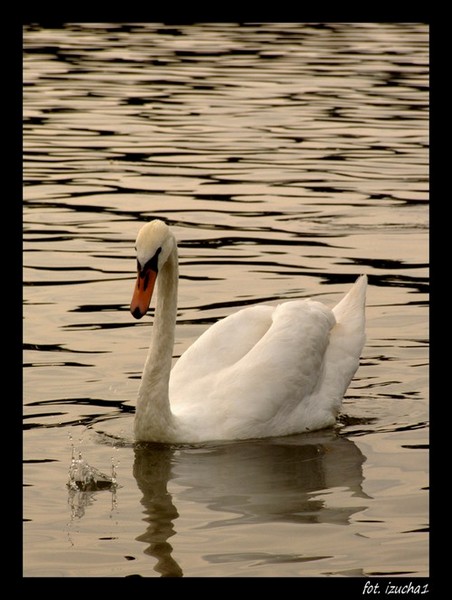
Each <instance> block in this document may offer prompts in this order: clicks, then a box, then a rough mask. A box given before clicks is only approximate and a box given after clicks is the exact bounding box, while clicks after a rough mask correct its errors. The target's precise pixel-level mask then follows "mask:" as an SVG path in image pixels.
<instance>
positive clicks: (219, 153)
mask: <svg viewBox="0 0 452 600" xmlns="http://www.w3.org/2000/svg"><path fill="white" fill-rule="evenodd" d="M427 38H428V28H427V26H425V25H422V24H397V23H395V24H390V23H384V24H375V23H363V24H341V23H334V24H296V23H294V24H286V25H283V24H278V23H268V24H261V25H259V24H256V25H247V26H239V25H230V24H199V25H190V26H166V25H159V24H146V23H144V24H110V25H108V24H106V25H96V24H69V25H65V26H63V27H61V28H59V29H52V28H46V27H41V26H39V25H30V26H27V27H26V28H25V30H24V210H23V214H24V344H25V346H24V423H25V432H24V459H25V466H24V479H25V483H26V488H25V490H26V493H25V502H24V512H25V517H26V518H27V519H29V520H28V521H27V522H26V527H25V529H24V535H25V539H26V540H27V543H26V544H25V545H24V573H25V574H26V575H38V576H39V575H45V576H52V575H54V574H63V575H67V574H73V575H75V576H81V575H86V574H89V575H101V574H107V575H111V574H112V573H113V574H115V575H118V576H124V575H128V574H146V575H148V576H150V575H154V576H155V575H159V574H160V575H167V576H176V575H181V574H183V575H184V576H191V575H200V574H201V575H203V576H204V575H206V576H211V575H216V576H221V575H227V576H236V575H238V574H240V575H243V574H245V575H247V574H248V575H253V576H254V575H264V576H266V575H269V574H271V575H276V576H278V575H280V576H287V575H310V576H313V575H331V574H333V575H338V574H340V575H363V576H370V575H375V574H377V573H379V574H381V573H383V574H391V575H396V574H399V575H400V574H404V573H410V574H420V575H426V574H427V573H428V549H427V536H426V529H427V528H428V507H427V501H428V497H427V489H428V454H427V450H428V429H427V424H428V404H427V403H428V373H427V365H428V212H427V201H428V155H427V148H428V39H427ZM151 217H160V218H164V219H165V220H167V221H168V222H169V223H170V224H171V225H172V227H173V229H174V231H175V233H176V236H177V239H178V241H179V248H180V270H181V281H180V293H179V310H178V324H177V332H176V336H177V340H176V346H175V349H174V355H175V359H176V358H177V356H179V355H180V354H181V353H182V352H183V351H184V350H185V349H186V348H187V347H188V345H189V344H190V343H191V342H192V341H193V340H194V339H196V337H197V336H198V335H200V334H201V333H202V331H204V329H205V328H206V327H207V326H208V325H209V324H210V323H212V322H214V321H215V320H217V319H218V318H221V317H223V316H225V315H227V314H229V313H230V312H232V311H234V310H237V309H238V308H240V307H242V306H246V305H249V304H254V303H256V302H266V303H277V302H279V301H282V300H285V299H289V298H305V297H317V298H319V299H320V300H322V301H323V302H325V303H326V304H329V305H333V304H334V303H335V302H336V301H337V299H338V298H339V297H340V296H341V295H342V293H343V292H344V290H345V289H346V288H347V287H348V286H349V284H350V283H351V282H352V281H353V280H354V279H355V278H356V276H357V275H358V274H360V273H362V272H366V273H367V274H368V276H369V282H370V287H369V297H368V307H367V344H366V348H365V351H364V354H363V359H362V363H361V367H360V369H359V371H358V373H357V376H356V378H355V380H354V381H353V382H352V385H351V386H350V388H349V390H348V392H347V395H346V398H345V400H344V407H343V412H344V414H343V415H342V416H341V420H340V421H339V423H338V430H337V432H336V433H332V432H325V433H321V434H319V436H320V438H319V439H317V438H312V437H309V436H308V437H306V438H303V437H302V438H299V437H298V436H297V437H296V439H294V440H293V442H291V443H289V440H285V441H280V440H275V441H268V440H267V441H262V442H259V443H249V444H232V445H224V446H223V445H221V446H214V447H210V448H204V449H200V448H198V449H194V448H186V449H175V448H168V447H163V448H155V447H137V448H135V449H132V447H131V446H130V445H128V444H127V443H124V445H121V444H119V445H117V448H116V450H114V452H116V453H117V455H118V457H120V460H119V461H118V462H119V465H118V482H119V487H118V490H117V495H116V497H115V501H114V503H113V506H112V503H111V502H108V501H106V495H105V494H109V493H110V492H95V493H94V494H93V495H91V496H89V497H88V496H84V497H80V498H73V504H72V510H73V511H75V513H73V514H72V520H71V512H70V511H71V504H70V503H69V507H68V504H67V501H68V498H67V490H66V487H65V483H66V481H67V467H68V465H69V461H70V444H69V442H68V433H70V434H71V435H72V432H74V431H77V432H81V433H80V435H81V436H82V437H83V438H84V444H83V456H84V457H85V458H86V459H87V460H88V462H89V463H90V464H92V465H93V466H96V467H99V468H101V469H102V468H104V467H105V464H109V461H110V460H111V456H109V453H111V452H113V449H112V447H111V446H109V445H108V444H103V443H100V441H99V440H100V439H102V436H98V435H94V434H93V433H92V432H93V431H99V430H101V431H103V430H105V429H108V426H110V427H112V428H113V431H112V434H113V435H119V436H121V435H122V436H123V438H127V435H126V434H125V431H126V430H127V424H128V422H129V421H130V417H131V415H132V413H133V407H134V402H135V397H136V390H137V386H138V380H139V376H140V373H141V369H142V364H143V361H144V357H145V353H146V348H147V345H148V338H149V334H150V327H151V323H152V315H153V313H152V311H151V312H150V317H149V318H148V319H147V320H146V321H143V323H134V322H132V320H131V319H130V315H129V313H128V306H127V305H128V301H129V299H130V293H131V287H132V284H133V277H134V269H135V265H134V258H133V243H134V239H135V236H136V233H137V231H138V229H139V226H140V224H141V223H142V222H143V221H144V220H148V219H149V218H151ZM137 486H138V487H137ZM80 508H81V509H82V511H83V514H81V513H80V514H78V513H77V510H78V509H80ZM68 511H69V514H68ZM143 511H144V512H143ZM50 513H51V514H52V519H49V517H48V515H49V514H50ZM46 515H47V516H46ZM68 519H69V523H70V527H69V529H70V539H71V543H70V544H69V546H70V549H69V548H68V547H67V546H68V543H67V539H66V538H65V539H64V540H63V539H62V538H61V531H67V530H68ZM143 519H144V520H143ZM43 536H44V537H45V538H46V539H48V538H51V541H50V542H49V544H48V546H47V547H46V549H44V550H43V549H42V546H41V540H42V537H43ZM69 550H71V551H72V554H69V553H68V552H69ZM74 550H76V552H74ZM124 557H126V558H124Z"/></svg>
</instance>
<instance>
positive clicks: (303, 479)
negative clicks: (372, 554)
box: [133, 431, 369, 577]
mask: <svg viewBox="0 0 452 600" xmlns="http://www.w3.org/2000/svg"><path fill="white" fill-rule="evenodd" d="M134 450H135V462H134V468H133V473H134V476H135V478H136V481H137V484H138V487H139V489H140V490H141V492H142V494H143V497H142V499H141V502H142V504H143V506H144V507H145V513H146V518H145V519H144V520H145V521H146V522H147V527H146V531H145V532H144V533H143V534H142V535H140V536H139V537H138V538H137V540H138V541H140V542H144V543H146V544H147V545H148V546H147V548H146V550H145V551H144V552H145V553H146V554H149V555H150V556H153V557H155V558H156V559H157V564H156V565H155V567H154V570H155V571H157V572H158V573H160V574H161V576H163V577H181V576H182V575H183V572H182V569H181V567H180V566H179V564H178V563H177V562H176V560H175V559H174V558H173V557H172V550H173V548H172V546H171V544H170V543H169V542H168V540H169V538H170V537H172V536H174V535H176V534H177V518H178V516H179V513H178V510H177V507H176V505H175V504H177V500H176V499H174V498H173V497H172V495H171V494H170V493H169V492H168V483H169V482H170V481H171V480H174V481H175V482H177V484H178V485H180V486H181V488H184V489H182V490H181V492H180V493H178V499H180V500H184V501H185V500H187V501H189V502H195V503H199V504H202V505H204V506H206V507H207V508H208V509H209V510H210V511H216V512H222V513H229V515H231V514H232V515H234V516H231V517H228V518H226V519H221V520H216V521H212V522H211V523H210V524H208V525H206V527H210V528H212V527H219V526H225V525H228V524H239V525H240V524H250V523H254V524H255V523H275V522H285V523H297V524H300V523H335V524H342V525H346V524H347V523H348V522H349V519H350V517H351V516H352V515H353V514H354V513H356V512H359V511H361V510H363V509H364V508H366V506H367V503H366V502H364V500H366V499H368V498H369V497H368V496H367V495H366V494H365V493H364V492H363V489H362V482H363V473H362V464H363V462H364V461H365V457H364V456H363V454H362V453H361V451H360V450H359V448H358V447H357V446H356V444H355V443H353V442H352V441H351V440H349V439H347V438H345V437H343V436H340V435H338V434H337V433H335V432H334V431H321V432H315V433H311V434H300V435H296V436H290V437H284V438H271V439H264V440H254V441H247V442H238V443H237V442H235V443H232V442H231V443H220V444H215V445H213V444H208V445H203V446H198V447H188V446H180V447H177V446H169V445H163V444H154V443H139V444H136V445H135V449H134ZM333 488H341V490H344V489H346V490H348V491H349V492H350V496H349V497H351V496H353V497H359V498H362V499H363V502H360V503H357V502H353V501H351V502H350V506H341V507H339V508H338V507H329V506H328V505H327V500H325V499H326V498H327V494H326V495H325V491H326V490H331V489H333ZM316 492H323V493H322V496H320V495H319V494H316ZM357 504H363V506H357ZM206 558H207V557H206ZM212 560H215V558H214V557H212Z"/></svg>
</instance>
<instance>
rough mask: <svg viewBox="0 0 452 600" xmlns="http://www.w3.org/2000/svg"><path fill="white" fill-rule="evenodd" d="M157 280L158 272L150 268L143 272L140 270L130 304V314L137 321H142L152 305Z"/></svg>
mask: <svg viewBox="0 0 452 600" xmlns="http://www.w3.org/2000/svg"><path fill="white" fill-rule="evenodd" d="M156 278H157V272H156V271H154V270H153V269H150V268H149V267H145V268H144V269H143V270H142V271H140V270H138V275H137V281H136V283H135V289H134V291H133V296H132V302H131V303H130V312H131V313H132V315H133V316H134V317H135V319H141V317H143V316H144V315H145V314H146V312H147V310H148V308H149V304H150V303H151V298H152V292H153V291H154V286H155V280H156Z"/></svg>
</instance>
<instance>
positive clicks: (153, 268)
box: [137, 248, 162, 273]
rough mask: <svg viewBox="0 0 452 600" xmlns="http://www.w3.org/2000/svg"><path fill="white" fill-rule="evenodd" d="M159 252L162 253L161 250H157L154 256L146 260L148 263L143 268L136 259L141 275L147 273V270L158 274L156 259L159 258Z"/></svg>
mask: <svg viewBox="0 0 452 600" xmlns="http://www.w3.org/2000/svg"><path fill="white" fill-rule="evenodd" d="M161 251H162V249H161V248H159V249H158V250H157V252H156V253H155V254H154V256H153V257H152V258H151V259H150V260H148V262H147V263H146V264H145V265H144V266H143V267H141V265H140V262H139V260H138V259H137V265H138V270H139V271H140V272H141V273H145V272H146V271H149V270H151V271H154V272H155V273H158V271H159V265H158V258H159V254H160V252H161Z"/></svg>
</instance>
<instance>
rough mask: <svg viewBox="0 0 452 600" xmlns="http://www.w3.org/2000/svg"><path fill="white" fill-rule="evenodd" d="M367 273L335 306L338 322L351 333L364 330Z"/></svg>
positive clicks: (334, 311)
mask: <svg viewBox="0 0 452 600" xmlns="http://www.w3.org/2000/svg"><path fill="white" fill-rule="evenodd" d="M366 290H367V275H361V276H360V277H359V278H358V279H357V280H356V282H355V284H354V285H353V287H352V288H351V290H350V291H349V292H348V294H346V295H345V296H344V297H343V298H342V300H341V301H340V302H339V303H338V304H336V306H335V307H334V308H333V313H334V316H335V318H336V322H337V323H341V324H342V325H343V326H345V327H346V328H347V329H348V330H349V331H350V333H352V332H355V333H357V332H359V331H364V320H365V304H366Z"/></svg>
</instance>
